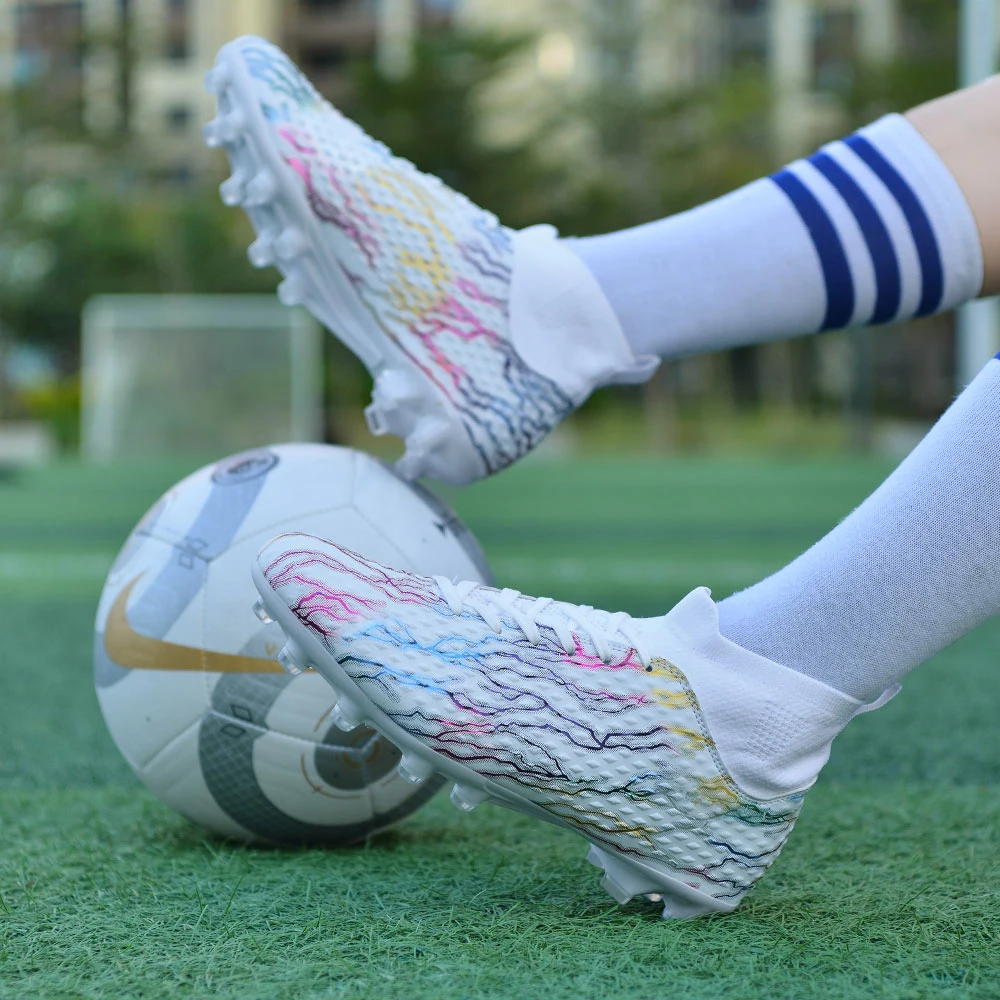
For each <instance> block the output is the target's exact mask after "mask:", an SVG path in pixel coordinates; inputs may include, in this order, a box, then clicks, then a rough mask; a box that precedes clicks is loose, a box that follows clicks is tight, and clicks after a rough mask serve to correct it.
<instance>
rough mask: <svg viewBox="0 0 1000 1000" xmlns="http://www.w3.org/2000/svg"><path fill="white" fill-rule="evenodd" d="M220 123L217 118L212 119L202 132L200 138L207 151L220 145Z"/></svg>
mask: <svg viewBox="0 0 1000 1000" xmlns="http://www.w3.org/2000/svg"><path fill="white" fill-rule="evenodd" d="M220 125H221V122H220V120H219V119H218V118H213V119H212V121H210V122H209V123H208V124H207V125H206V126H205V127H204V128H203V129H202V130H201V134H202V138H203V139H204V141H205V145H206V146H208V148H209V149H218V148H219V147H220V146H221V145H222V135H221V132H220Z"/></svg>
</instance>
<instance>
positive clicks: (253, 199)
mask: <svg viewBox="0 0 1000 1000" xmlns="http://www.w3.org/2000/svg"><path fill="white" fill-rule="evenodd" d="M277 193H278V181H277V179H276V178H275V176H274V174H272V173H271V171H270V170H261V171H260V173H258V174H257V176H256V177H254V179H253V180H252V181H250V183H249V185H248V186H247V198H246V203H247V204H248V205H250V206H252V207H256V206H259V205H266V204H267V203H268V202H269V201H271V200H272V199H273V198H274V197H275V195H277Z"/></svg>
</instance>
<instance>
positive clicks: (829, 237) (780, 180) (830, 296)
mask: <svg viewBox="0 0 1000 1000" xmlns="http://www.w3.org/2000/svg"><path fill="white" fill-rule="evenodd" d="M771 180H773V181H774V183H775V184H777V185H778V187H780V188H781V190H782V191H784V192H785V194H786V195H788V198H789V199H790V201H791V203H792V204H793V205H794V206H795V210H796V211H797V212H798V213H799V215H800V216H801V217H802V221H803V222H804V223H805V224H806V228H807V229H808V230H809V235H810V236H811V237H812V241H813V245H814V246H815V247H816V253H817V254H819V261H820V265H821V266H822V268H823V281H824V283H825V285H826V316H825V317H824V318H823V325H822V326H821V327H820V331H821V332H822V331H823V330H840V329H842V328H843V327H845V326H847V324H848V323H849V322H850V321H851V317H852V316H853V315H854V279H853V278H852V277H851V268H850V265H849V264H848V263H847V254H846V253H845V252H844V246H843V244H842V243H841V242H840V236H839V235H838V234H837V230H836V229H835V228H834V225H833V223H832V222H831V221H830V216H828V215H827V214H826V210H825V209H824V208H823V206H822V205H821V204H820V203H819V200H818V199H817V198H816V196H815V195H814V194H813V193H812V192H811V191H810V190H809V188H807V187H806V186H805V184H803V183H802V181H800V180H799V179H798V177H796V176H795V174H793V173H791V172H790V171H788V170H781V171H779V172H778V173H776V174H775V175H774V176H773V177H772V178H771Z"/></svg>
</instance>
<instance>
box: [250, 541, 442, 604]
mask: <svg viewBox="0 0 1000 1000" xmlns="http://www.w3.org/2000/svg"><path fill="white" fill-rule="evenodd" d="M331 544H332V543H331ZM334 548H336V549H339V550H340V551H341V552H342V553H343V555H344V557H345V558H344V559H338V558H337V557H336V556H335V555H333V554H330V553H327V552H323V551H321V550H312V551H310V550H297V551H294V552H287V553H284V554H283V555H281V556H279V557H278V558H277V559H276V560H275V561H274V562H273V563H271V565H270V566H268V567H267V568H266V569H265V570H264V574H265V576H266V577H267V580H268V582H269V583H270V584H271V586H272V587H273V588H274V589H275V590H278V589H279V588H280V587H282V586H286V585H287V584H289V583H299V584H304V585H306V586H310V587H315V588H317V589H318V590H320V591H323V592H330V590H329V587H328V585H326V584H324V583H323V582H322V581H320V580H315V579H313V578H312V577H311V576H304V575H302V573H303V571H305V570H308V569H309V568H310V567H312V566H319V567H322V568H325V569H328V570H331V571H332V572H335V573H343V574H345V575H347V576H352V577H354V578H355V579H358V580H361V581H363V582H364V583H367V584H368V585H369V586H370V587H371V588H372V589H373V590H375V591H377V592H380V593H382V594H384V595H385V596H386V597H387V598H389V599H390V600H397V601H400V602H401V603H404V604H419V605H424V606H426V605H431V604H438V603H440V602H441V596H440V594H439V593H438V592H437V591H436V589H434V588H433V587H432V586H430V585H429V583H428V582H427V581H426V580H425V579H424V578H422V577H419V576H415V575H414V574H412V573H407V572H405V571H404V570H398V571H390V570H389V569H387V568H386V567H384V566H380V565H379V564H378V563H374V562H371V561H369V560H368V559H365V558H364V557H363V556H361V555H358V554H357V553H355V552H351V551H350V550H349V549H343V548H340V546H334ZM359 567H365V568H366V569H367V570H368V573H367V574H366V573H364V572H363V571H362V570H361V569H360V568H359Z"/></svg>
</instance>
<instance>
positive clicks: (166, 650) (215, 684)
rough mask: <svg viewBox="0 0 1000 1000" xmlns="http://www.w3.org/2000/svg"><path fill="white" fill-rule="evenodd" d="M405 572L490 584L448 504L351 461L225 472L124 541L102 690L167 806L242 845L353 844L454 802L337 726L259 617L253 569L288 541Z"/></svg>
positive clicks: (127, 750) (295, 450)
mask: <svg viewBox="0 0 1000 1000" xmlns="http://www.w3.org/2000/svg"><path fill="white" fill-rule="evenodd" d="M290 530H296V531H306V532H309V533H311V534H314V535H319V536H322V537H324V538H329V539H331V540H333V541H335V542H338V543H340V544H342V545H345V546H347V547H349V548H351V549H354V550H355V551H358V552H361V553H363V554H364V555H367V556H371V557H372V558H373V559H377V560H379V561H381V562H384V563H388V564H390V565H392V566H398V567H400V568H401V569H408V570H414V571H416V572H419V573H424V574H428V575H429V574H438V575H442V576H447V577H458V578H460V579H471V580H479V581H482V582H484V583H485V582H490V572H489V568H488V566H487V565H486V561H485V559H484V558H483V554H482V551H481V549H480V548H479V546H478V544H477V543H476V540H475V539H474V538H473V536H472V534H471V533H470V532H469V531H468V529H466V528H465V526H464V525H463V524H462V523H461V521H459V520H458V518H457V517H456V516H455V514H454V513H453V512H452V511H451V510H450V509H449V508H448V507H447V506H446V505H445V504H443V503H442V502H441V501H440V500H438V499H437V498H436V497H434V496H433V495H432V494H431V493H429V492H427V491H426V490H424V489H423V488H422V487H420V486H418V485H414V484H412V483H407V482H405V481H404V480H402V479H400V478H399V477H398V476H397V475H396V474H395V473H394V472H393V471H392V470H391V469H390V468H388V467H387V466H385V465H383V464H382V463H380V462H378V461H376V460H375V459H373V458H371V457H369V456H367V455H364V454H361V453H360V452H356V451H352V450H351V449H348V448H334V447H330V446H326V445H303V444H295V445H280V446H276V447H272V448H267V449H262V450H259V451H251V452H246V453H244V454H241V455H236V456H234V457H232V458H228V459H225V460H224V461H222V462H219V463H218V464H217V465H214V466H209V467H206V468H204V469H201V470H200V471H198V472H196V473H194V474H193V475H192V476H189V477H188V478H187V479H185V480H183V481H182V482H181V483H179V484H178V485H177V486H175V487H174V488H173V489H171V490H170V491H169V492H167V494H166V495H165V496H163V497H162V498H161V499H160V500H159V501H158V502H157V503H156V504H155V505H154V506H153V508H152V509H151V510H150V511H149V513H148V514H146V516H145V517H144V518H143V519H142V521H141V522H140V523H139V525H138V526H137V527H136V529H135V530H134V531H133V532H132V534H131V535H130V536H129V538H128V540H127V541H126V542H125V546H124V548H123V549H122V551H121V553H120V554H119V556H118V558H117V560H116V561H115V564H114V566H113V567H112V569H111V572H110V574H109V576H108V579H107V582H106V584H105V587H104V592H103V594H102V596H101V602H100V606H99V608H98V614H97V624H96V633H95V642H94V681H95V684H96V686H97V696H98V699H99V701H100V704H101V709H102V711H103V713H104V718H105V720H106V722H107V724H108V728H109V729H110V731H111V735H112V737H113V739H114V741H115V743H116V744H117V746H118V749H119V750H121V752H122V753H123V754H124V756H125V758H126V760H128V762H129V764H130V765H131V766H132V768H133V769H134V771H135V773H136V774H137V775H138V776H139V778H140V779H141V780H142V781H143V782H144V783H145V784H146V786H147V787H148V788H149V789H150V790H151V791H153V792H154V793H155V794H156V795H157V796H159V798H161V799H162V800H163V801H164V802H166V803H167V804H168V805H170V806H172V807H173V808H175V809H177V810H178V811H179V812H181V813H183V814H184V815H185V816H187V817H189V818H190V819H192V820H194V821H195V822H197V823H200V824H202V825H203V826H206V827H208V828H209V829H211V830H213V831H215V832H216V833H219V834H223V835H225V836H228V837H234V838H238V839H241V840H248V841H252V840H263V841H269V842H273V843H323V844H346V843H351V842H353V841H357V840H361V839H363V838H365V837H367V836H369V835H370V834H372V833H375V832H377V831H379V830H383V829H385V828H386V827H388V826H391V825H392V824H394V823H396V822H398V821H399V820H401V819H403V818H404V817H406V816H408V815H410V814H411V813H412V812H414V811H415V810H416V809H418V808H419V807H420V806H421V805H422V804H423V803H424V802H426V801H427V800H428V799H429V798H430V797H431V796H432V795H433V794H434V793H435V792H436V791H437V789H438V788H439V787H440V785H441V781H440V780H429V781H426V782H424V783H423V784H420V785H413V784H410V783H409V782H408V781H406V780H405V779H404V778H403V777H402V776H401V775H400V774H399V773H398V771H397V767H396V766H397V764H398V762H399V759H400V754H399V751H398V750H396V748H395V747H394V746H392V744H390V743H388V742H387V741H386V740H384V739H383V738H382V737H380V736H378V735H377V734H376V733H374V732H373V731H372V730H370V729H368V728H366V727H364V726H360V727H358V728H357V729H355V730H354V731H353V732H350V733H343V732H341V731H340V730H339V729H337V727H336V726H334V725H332V724H331V723H330V720H329V715H330V711H331V709H332V708H333V706H334V703H335V701H336V695H335V693H334V692H333V690H332V689H331V688H330V687H329V685H328V684H327V683H326V681H324V680H323V678H322V677H320V676H319V675H318V674H316V673H314V672H312V671H307V672H305V673H303V674H300V675H298V676H295V677H293V676H290V675H289V674H287V673H285V672H284V671H283V670H282V668H281V666H280V665H279V663H278V662H277V660H276V659H275V657H276V655H277V653H278V652H279V650H280V649H281V647H282V645H283V641H284V640H283V637H282V633H281V630H280V628H279V627H278V626H277V625H276V624H274V623H261V622H260V621H258V619H257V618H256V617H255V615H254V613H253V610H252V608H253V604H254V602H255V600H256V597H257V594H256V591H255V590H254V586H253V581H252V579H251V576H250V565H251V562H252V560H253V559H254V557H255V556H256V554H257V552H258V550H259V549H260V548H261V547H262V546H263V545H264V544H265V543H266V542H267V541H269V540H270V539H271V538H273V537H274V536H275V535H279V534H281V533H282V532H284V531H290Z"/></svg>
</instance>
